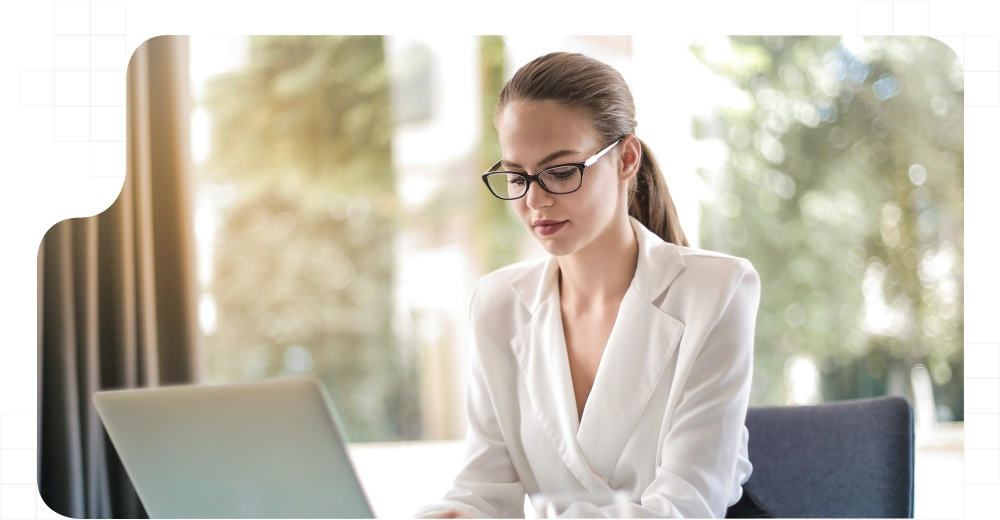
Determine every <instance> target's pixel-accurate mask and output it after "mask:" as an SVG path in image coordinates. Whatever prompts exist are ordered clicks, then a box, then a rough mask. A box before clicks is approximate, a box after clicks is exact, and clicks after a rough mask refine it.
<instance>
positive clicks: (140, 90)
mask: <svg viewBox="0 0 1000 520" xmlns="http://www.w3.org/2000/svg"><path fill="white" fill-rule="evenodd" d="M127 82H128V88H127V101H126V120H127V122H126V124H127V138H126V139H127V142H126V149H127V157H126V161H127V165H126V177H125V182H124V186H123V187H122V191H121V193H120V194H119V196H118V199H117V200H116V201H115V202H114V204H112V205H111V207H110V208H108V209H107V210H106V211H104V212H103V213H101V214H100V215H97V216H94V217H88V218H76V219H69V220H65V221H62V222H60V223H58V224H56V225H55V226H53V227H52V228H51V229H50V230H49V231H48V233H46V235H45V237H44V238H43V239H42V244H41V246H40V247H39V251H38V266H39V269H38V273H39V280H38V291H39V305H38V314H39V316H38V320H39V327H38V372H39V373H38V381H39V389H38V392H39V399H38V403H39V405H38V406H39V410H38V417H39V425H38V437H39V439H38V446H39V450H38V487H39V493H40V494H41V496H42V498H43V499H44V500H45V503H46V504H48V506H49V507H50V508H52V510H53V511H56V512H58V513H60V514H63V515H66V516H70V517H76V518H145V517H147V515H146V512H145V510H144V509H143V507H142V504H141V503H140V501H139V498H138V496H137V495H136V492H135V489H134V488H133V487H132V483H131V482H130V480H129V478H128V475H127V474H126V473H125V470H124V468H123V466H122V464H121V461H120V460H119V459H118V456H117V454H116V453H115V450H114V447H113V446H112V444H111V442H110V440H109V439H108V436H107V434H106V433H105V432H104V428H103V426H102V424H101V422H100V419H99V417H98V416H97V411H96V410H95V409H94V406H93V403H92V401H91V396H92V395H93V393H94V392H96V391H98V390H104V389H118V388H135V387H147V386H158V385H168V384H179V383H192V382H199V381H201V380H202V377H201V375H202V369H201V361H200V357H199V353H198V330H197V314H196V310H195V305H196V301H197V285H196V284H197V282H196V276H195V265H194V258H195V254H194V246H195V244H194V236H193V231H192V224H191V220H192V216H191V215H192V209H191V195H190V179H189V175H190V159H189V157H190V154H189V142H188V140H189V137H188V134H189V131H188V126H189V121H190V117H189V95H188V91H189V79H188V42H187V38H186V37H177V36H160V37H156V38H153V39H151V40H148V41H146V42H145V43H143V44H142V45H141V46H140V47H139V48H138V49H137V50H136V52H135V54H134V55H133V57H132V60H131V61H130V63H129V67H128V72H127Z"/></svg>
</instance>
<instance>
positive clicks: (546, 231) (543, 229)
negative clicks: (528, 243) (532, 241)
mask: <svg viewBox="0 0 1000 520" xmlns="http://www.w3.org/2000/svg"><path fill="white" fill-rule="evenodd" d="M566 222H568V221H566V220H536V221H534V222H533V223H532V224H533V225H534V226H535V230H536V231H538V234H540V235H543V236H548V235H551V234H553V233H555V232H556V231H559V230H560V229H562V227H563V226H564V225H565V224H566Z"/></svg>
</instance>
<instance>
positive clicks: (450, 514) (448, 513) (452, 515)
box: [424, 511, 472, 518]
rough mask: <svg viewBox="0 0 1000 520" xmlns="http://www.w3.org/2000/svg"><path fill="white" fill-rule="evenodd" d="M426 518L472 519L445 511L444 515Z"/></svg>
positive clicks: (455, 512) (454, 512) (439, 514)
mask: <svg viewBox="0 0 1000 520" xmlns="http://www.w3.org/2000/svg"><path fill="white" fill-rule="evenodd" d="M424 518H472V517H471V516H465V515H463V514H462V513H459V512H458V511H445V512H444V513H438V514H436V515H431V516H425V517H424Z"/></svg>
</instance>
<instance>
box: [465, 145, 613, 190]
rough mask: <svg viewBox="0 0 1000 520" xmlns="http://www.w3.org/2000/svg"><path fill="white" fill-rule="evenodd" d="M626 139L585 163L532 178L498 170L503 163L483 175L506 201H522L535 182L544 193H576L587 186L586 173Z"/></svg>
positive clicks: (609, 146) (558, 168)
mask: <svg viewBox="0 0 1000 520" xmlns="http://www.w3.org/2000/svg"><path fill="white" fill-rule="evenodd" d="M623 139H624V137H622V138H620V139H618V140H617V141H615V142H613V143H611V144H609V145H608V146H607V147H606V148H605V149H603V150H601V151H599V152H597V153H595V154H594V155H592V156H590V158H589V159H587V160H586V161H584V162H581V163H566V164H559V165H556V166H549V167H548V168H545V169H544V170H542V171H540V172H538V173H536V174H534V175H528V174H527V173H521V172H508V171H496V169H497V168H498V167H500V163H501V162H503V161H497V163H496V164H494V165H493V167H492V168H490V169H489V171H487V172H486V173H484V174H483V182H485V183H486V187H487V188H489V189H490V193H492V194H493V195H494V196H496V198H498V199H502V200H514V199H519V198H521V197H523V196H525V195H527V193H528V186H529V185H530V184H531V181H537V182H538V185H539V186H541V187H542V189H543V190H545V191H547V192H549V193H551V194H553V195H565V194H567V193H573V192H574V191H576V190H578V189H580V186H583V172H584V170H586V169H587V167H588V166H590V165H592V164H594V163H595V162H597V160H598V159H600V158H601V156H603V155H604V154H606V153H608V151H609V150H611V149H612V148H614V147H615V146H616V145H617V144H618V143H620V142H622V140H623Z"/></svg>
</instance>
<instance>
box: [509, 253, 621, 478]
mask: <svg viewBox="0 0 1000 520" xmlns="http://www.w3.org/2000/svg"><path fill="white" fill-rule="evenodd" d="M558 269H559V266H558V264H557V263H556V261H555V258H553V257H550V258H549V260H548V261H547V262H546V263H544V264H541V265H540V266H537V267H536V268H534V269H531V270H528V271H525V272H522V275H521V276H518V277H515V279H514V280H512V282H511V285H512V287H513V288H514V289H515V291H517V292H518V293H519V294H521V296H522V300H524V301H525V305H527V306H528V309H529V310H531V319H530V321H528V323H526V324H525V326H524V327H523V328H521V330H520V331H518V332H517V334H515V335H514V337H513V339H511V342H510V346H511V349H512V350H513V352H514V356H515V357H516V358H517V362H518V365H519V366H520V369H521V372H522V373H523V375H524V383H525V387H526V388H527V390H528V397H529V398H530V400H531V404H532V406H533V407H534V411H535V415H536V416H537V419H538V422H539V424H540V425H541V427H542V430H543V431H544V432H545V434H546V436H547V437H548V438H549V441H550V442H551V443H552V446H553V448H555V450H556V452H557V453H558V454H559V457H560V458H561V459H562V460H563V462H564V463H565V464H566V467H567V468H569V470H570V471H571V472H572V473H573V475H574V476H575V477H576V478H577V480H579V481H580V484H581V485H582V486H583V487H584V488H585V489H587V490H589V491H593V492H598V491H607V490H609V489H610V488H608V486H607V483H606V482H604V481H602V480H600V479H599V478H596V476H595V475H594V472H593V471H592V470H591V468H590V466H589V465H588V464H587V462H586V460H585V459H584V456H583V453H582V451H581V450H580V447H579V445H578V444H577V442H576V432H577V430H578V428H579V420H578V419H577V412H576V397H575V396H574V394H573V381H572V378H571V376H570V373H569V358H568V356H567V354H566V338H565V336H564V334H563V325H562V313H561V311H560V307H559V292H558V285H557V278H556V276H557V274H558Z"/></svg>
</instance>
